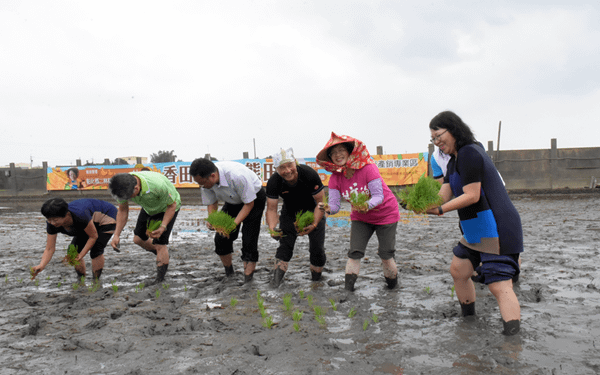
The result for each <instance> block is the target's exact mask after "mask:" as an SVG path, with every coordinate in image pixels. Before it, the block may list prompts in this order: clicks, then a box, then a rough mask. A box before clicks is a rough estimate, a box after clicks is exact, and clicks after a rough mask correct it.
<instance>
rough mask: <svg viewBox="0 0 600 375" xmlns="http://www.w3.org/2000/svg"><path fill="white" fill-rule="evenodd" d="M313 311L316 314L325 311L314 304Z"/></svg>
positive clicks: (323, 313) (319, 314)
mask: <svg viewBox="0 0 600 375" xmlns="http://www.w3.org/2000/svg"><path fill="white" fill-rule="evenodd" d="M313 311H314V312H315V315H316V316H321V315H325V313H326V310H325V309H324V308H322V307H321V306H314V307H313Z"/></svg>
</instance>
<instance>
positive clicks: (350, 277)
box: [344, 273, 358, 292]
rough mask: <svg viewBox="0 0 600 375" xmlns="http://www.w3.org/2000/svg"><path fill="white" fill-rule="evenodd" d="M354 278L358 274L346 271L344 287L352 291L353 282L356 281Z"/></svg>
mask: <svg viewBox="0 0 600 375" xmlns="http://www.w3.org/2000/svg"><path fill="white" fill-rule="evenodd" d="M356 279H358V275H357V274H355V273H347V274H346V280H345V283H344V289H346V290H347V291H350V292H354V283H356Z"/></svg>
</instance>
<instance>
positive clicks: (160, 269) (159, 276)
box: [148, 263, 169, 285]
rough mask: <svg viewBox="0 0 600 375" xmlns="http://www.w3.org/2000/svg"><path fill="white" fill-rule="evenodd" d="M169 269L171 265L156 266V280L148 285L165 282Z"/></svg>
mask: <svg viewBox="0 0 600 375" xmlns="http://www.w3.org/2000/svg"><path fill="white" fill-rule="evenodd" d="M168 268H169V264H168V263H167V264H163V265H162V266H156V279H154V281H151V282H150V283H149V284H148V285H157V284H160V283H162V282H163V281H165V275H166V274H167V269H168Z"/></svg>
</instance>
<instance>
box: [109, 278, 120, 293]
mask: <svg viewBox="0 0 600 375" xmlns="http://www.w3.org/2000/svg"><path fill="white" fill-rule="evenodd" d="M110 284H111V285H112V290H113V292H115V293H117V292H118V291H119V286H118V285H117V280H113V281H112V282H111V283H110Z"/></svg>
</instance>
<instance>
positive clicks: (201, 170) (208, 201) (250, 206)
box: [190, 159, 266, 282]
mask: <svg viewBox="0 0 600 375" xmlns="http://www.w3.org/2000/svg"><path fill="white" fill-rule="evenodd" d="M190 175H191V176H192V178H193V179H194V181H196V182H197V183H198V185H200V187H201V189H200V190H201V194H202V204H205V205H207V206H208V214H209V215H210V214H211V213H212V212H214V211H217V210H218V209H219V201H223V202H225V204H224V205H223V208H222V209H221V211H223V212H226V213H227V214H229V216H231V217H233V218H234V220H235V224H236V228H235V230H234V231H233V232H231V233H230V234H229V237H225V236H222V235H220V234H219V233H215V252H216V253H217V255H219V257H220V258H221V262H222V263H223V267H225V276H233V274H234V270H233V264H232V258H233V241H235V240H236V239H237V237H238V235H239V232H240V226H241V231H242V261H243V262H244V281H245V282H249V281H251V280H252V277H253V275H254V269H255V268H256V262H258V236H259V234H260V224H261V221H262V216H263V211H264V210H265V201H266V195H265V189H264V188H263V186H262V182H261V181H260V179H259V178H258V176H257V175H256V173H254V172H252V171H251V170H250V169H249V168H248V167H246V166H245V165H243V164H241V163H237V162H234V161H218V162H216V163H213V162H212V161H210V160H208V159H196V160H194V161H193V162H192V165H191V166H190ZM207 225H208V226H209V229H212V226H210V224H208V223H207Z"/></svg>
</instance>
